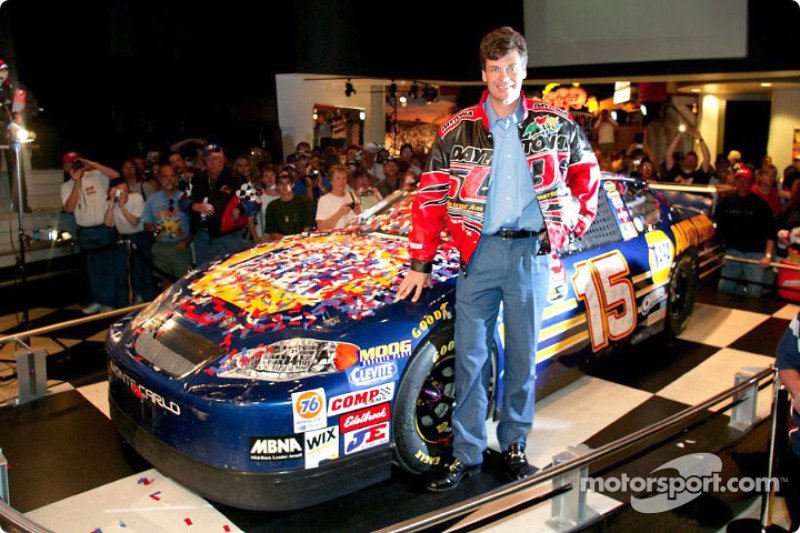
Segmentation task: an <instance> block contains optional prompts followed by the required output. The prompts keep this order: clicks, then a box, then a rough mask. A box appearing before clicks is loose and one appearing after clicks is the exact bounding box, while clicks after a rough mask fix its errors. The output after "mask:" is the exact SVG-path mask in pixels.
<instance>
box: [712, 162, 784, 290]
mask: <svg viewBox="0 0 800 533" xmlns="http://www.w3.org/2000/svg"><path fill="white" fill-rule="evenodd" d="M752 183H753V174H752V173H751V172H750V169H748V168H747V167H742V168H740V169H739V170H737V171H736V175H735V176H734V182H733V186H734V191H735V194H728V195H726V196H725V197H724V198H723V199H722V200H721V201H720V203H719V205H717V210H716V211H715V212H714V220H715V221H716V222H717V235H719V236H720V238H721V239H722V242H723V244H724V245H725V253H726V254H727V255H730V256H735V257H741V258H744V259H751V260H754V261H757V262H758V263H757V264H752V263H744V262H741V261H725V266H724V267H723V268H722V274H721V276H720V280H719V290H721V291H724V292H732V293H735V294H745V295H747V296H753V297H755V298H758V297H760V296H761V287H762V285H763V284H764V275H765V273H766V269H767V268H769V264H770V262H771V261H772V257H773V254H774V252H775V232H776V228H775V219H774V217H773V216H772V210H770V208H769V205H767V202H765V201H764V200H762V199H761V198H759V197H758V196H757V195H755V194H754V193H753V192H752V190H751V187H752Z"/></svg>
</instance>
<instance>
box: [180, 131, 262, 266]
mask: <svg viewBox="0 0 800 533" xmlns="http://www.w3.org/2000/svg"><path fill="white" fill-rule="evenodd" d="M203 159H204V161H205V164H206V169H205V170H204V171H202V172H199V173H198V174H196V175H195V176H194V177H193V178H192V181H191V185H190V187H189V189H188V190H187V191H186V193H185V197H184V199H183V200H182V202H181V209H183V210H186V211H189V212H190V213H191V217H192V231H193V232H194V241H193V242H194V254H195V259H196V261H197V264H198V265H201V264H203V263H205V262H207V261H210V260H211V259H213V258H215V257H217V256H219V255H222V254H225V253H228V252H237V251H240V250H244V249H245V248H246V247H247V244H246V243H245V241H244V238H243V236H242V231H243V229H242V228H244V227H255V224H254V217H255V215H256V214H257V213H258V212H259V209H260V205H259V203H258V193H257V192H256V190H255V188H254V187H253V186H252V185H251V184H250V182H249V181H248V180H247V179H246V178H245V177H243V176H240V175H238V174H234V173H233V172H231V171H230V170H228V167H227V166H226V165H225V161H226V158H225V152H224V150H223V149H222V147H221V146H219V145H218V144H209V145H207V146H206V147H205V149H204V150H203ZM251 223H252V224H251ZM253 237H254V240H255V241H257V240H258V238H257V236H255V235H254V236H253Z"/></svg>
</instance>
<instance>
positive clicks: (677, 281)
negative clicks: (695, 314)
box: [666, 253, 698, 335]
mask: <svg viewBox="0 0 800 533" xmlns="http://www.w3.org/2000/svg"><path fill="white" fill-rule="evenodd" d="M697 266H698V260H697V257H696V256H694V255H693V254H691V253H685V254H683V255H681V256H680V257H678V259H677V260H676V261H675V267H674V268H673V269H672V273H671V274H670V278H669V294H668V300H667V318H666V322H667V323H666V326H667V331H669V332H670V333H671V334H672V335H678V334H680V333H681V332H682V331H683V330H684V329H686V326H687V325H688V324H689V320H690V319H691V318H692V311H693V310H694V302H695V297H696V294H697V285H698V280H697Z"/></svg>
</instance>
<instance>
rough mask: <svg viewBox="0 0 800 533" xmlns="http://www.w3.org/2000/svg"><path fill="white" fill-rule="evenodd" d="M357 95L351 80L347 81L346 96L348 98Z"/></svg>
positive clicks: (345, 86)
mask: <svg viewBox="0 0 800 533" xmlns="http://www.w3.org/2000/svg"><path fill="white" fill-rule="evenodd" d="M354 94H356V90H355V89H354V88H353V84H352V83H351V82H350V80H349V79H348V80H347V83H345V84H344V95H345V96H346V97H348V98H350V97H351V96H353V95H354Z"/></svg>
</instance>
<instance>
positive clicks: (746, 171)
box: [734, 167, 753, 180]
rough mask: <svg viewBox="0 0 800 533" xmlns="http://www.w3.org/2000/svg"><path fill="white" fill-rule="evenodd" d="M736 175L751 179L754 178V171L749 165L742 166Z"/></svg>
mask: <svg viewBox="0 0 800 533" xmlns="http://www.w3.org/2000/svg"><path fill="white" fill-rule="evenodd" d="M734 176H735V177H737V178H738V177H740V176H741V177H744V178H747V179H749V180H751V179H753V173H752V172H751V171H750V169H749V168H747V167H740V168H739V169H738V170H737V171H736V173H735V174H734Z"/></svg>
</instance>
